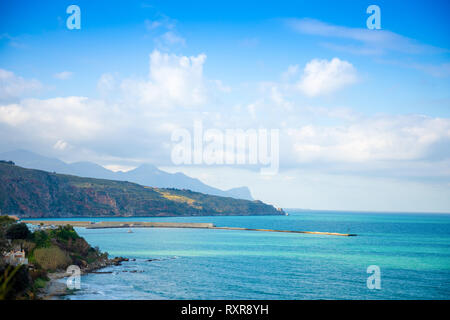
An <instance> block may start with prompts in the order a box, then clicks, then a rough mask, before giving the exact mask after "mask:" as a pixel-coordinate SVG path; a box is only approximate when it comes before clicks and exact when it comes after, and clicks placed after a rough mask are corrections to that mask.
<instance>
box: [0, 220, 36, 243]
mask: <svg viewBox="0 0 450 320" xmlns="http://www.w3.org/2000/svg"><path fill="white" fill-rule="evenodd" d="M30 236H31V232H30V230H28V227H27V225H26V224H25V223H16V224H13V225H11V226H10V227H9V228H8V229H7V230H6V238H8V239H13V240H14V239H28V238H29V237H30Z"/></svg>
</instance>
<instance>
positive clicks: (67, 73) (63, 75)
mask: <svg viewBox="0 0 450 320" xmlns="http://www.w3.org/2000/svg"><path fill="white" fill-rule="evenodd" d="M72 75H73V73H72V72H70V71H62V72H59V73H55V74H54V75H53V77H54V78H56V79H59V80H67V79H70V78H71V77H72Z"/></svg>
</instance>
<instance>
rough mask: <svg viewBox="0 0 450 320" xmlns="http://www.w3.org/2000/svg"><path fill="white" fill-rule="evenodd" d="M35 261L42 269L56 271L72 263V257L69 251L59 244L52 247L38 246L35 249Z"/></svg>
mask: <svg viewBox="0 0 450 320" xmlns="http://www.w3.org/2000/svg"><path fill="white" fill-rule="evenodd" d="M33 257H34V262H36V263H37V264H38V265H39V266H40V267H41V268H42V269H44V270H48V271H56V270H58V269H61V268H65V267H67V266H69V265H70V263H71V259H70V258H69V255H68V254H67V252H64V251H63V250H61V249H60V248H59V247H57V246H51V247H50V248H38V249H35V250H34V255H33Z"/></svg>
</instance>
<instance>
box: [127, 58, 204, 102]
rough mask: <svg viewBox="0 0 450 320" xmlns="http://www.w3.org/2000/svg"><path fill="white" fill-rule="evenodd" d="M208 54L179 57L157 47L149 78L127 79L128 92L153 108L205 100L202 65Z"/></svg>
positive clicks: (151, 59)
mask: <svg viewBox="0 0 450 320" xmlns="http://www.w3.org/2000/svg"><path fill="white" fill-rule="evenodd" d="M205 61H206V55H204V54H199V55H198V56H191V57H187V56H178V55H175V54H167V53H161V52H160V51H158V50H154V51H153V52H152V53H151V54H150V72H149V79H148V81H136V80H132V79H127V80H124V81H123V82H122V84H121V87H122V90H123V91H124V92H125V94H126V95H127V96H128V97H130V98H132V99H136V100H137V101H138V102H139V103H140V104H142V105H147V106H150V107H163V108H171V107H190V106H198V105H201V104H203V103H204V102H206V98H207V97H206V90H205V84H204V79H203V64H204V63H205Z"/></svg>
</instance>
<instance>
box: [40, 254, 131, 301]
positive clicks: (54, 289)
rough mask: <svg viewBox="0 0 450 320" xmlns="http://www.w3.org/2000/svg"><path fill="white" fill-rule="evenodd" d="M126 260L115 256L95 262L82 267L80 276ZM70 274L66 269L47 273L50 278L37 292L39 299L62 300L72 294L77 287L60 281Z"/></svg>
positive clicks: (126, 259)
mask: <svg viewBox="0 0 450 320" xmlns="http://www.w3.org/2000/svg"><path fill="white" fill-rule="evenodd" d="M124 261H128V258H123V257H115V258H114V259H108V260H106V261H97V262H93V263H92V264H90V265H88V266H87V267H85V268H82V269H81V274H80V276H81V277H82V276H84V275H87V274H89V273H96V272H97V271H98V270H101V269H104V268H106V267H110V266H119V265H121V264H122V262H124ZM70 276H71V274H70V273H67V272H65V271H55V272H49V273H47V277H48V278H49V280H48V281H47V283H46V284H45V287H43V288H40V289H39V290H38V292H37V294H36V298H37V300H61V297H64V296H69V295H72V294H73V293H74V291H76V289H69V288H67V285H66V284H65V283H62V282H60V281H59V280H61V279H64V278H67V277H70Z"/></svg>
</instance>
